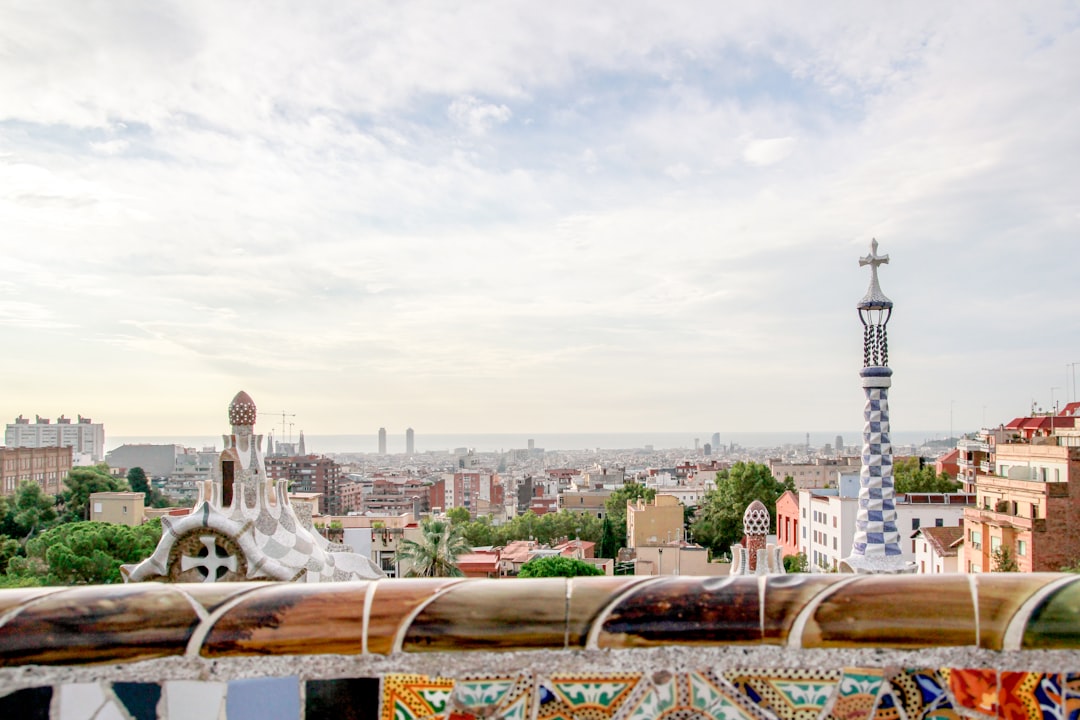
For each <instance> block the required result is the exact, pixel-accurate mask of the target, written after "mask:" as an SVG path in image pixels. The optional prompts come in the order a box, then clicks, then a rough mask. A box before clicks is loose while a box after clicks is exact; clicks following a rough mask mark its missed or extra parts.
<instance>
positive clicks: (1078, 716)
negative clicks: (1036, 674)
mask: <svg viewBox="0 0 1080 720" xmlns="http://www.w3.org/2000/svg"><path fill="white" fill-rule="evenodd" d="M1061 690H1062V692H1063V694H1064V695H1065V715H1064V716H1065V717H1066V718H1068V720H1080V673H1069V674H1067V675H1063V676H1062V683H1061Z"/></svg>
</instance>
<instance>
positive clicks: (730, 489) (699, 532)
mask: <svg viewBox="0 0 1080 720" xmlns="http://www.w3.org/2000/svg"><path fill="white" fill-rule="evenodd" d="M787 490H791V491H794V490H795V487H794V484H793V483H791V482H783V483H781V482H777V481H776V478H774V477H773V475H772V471H771V470H769V467H768V466H767V465H762V464H761V463H755V462H749V463H748V462H738V463H735V465H733V466H732V467H731V468H730V469H729V470H721V471H720V472H718V473H717V474H716V489H715V490H710V491H709V492H707V493H706V494H705V498H704V500H703V502H702V504H701V506H700V507H699V508H698V512H697V519H696V520H695V521H694V525H693V529H694V540H695V541H697V542H699V543H701V544H702V545H704V546H706V547H708V548H709V549H710V550H712V552H713V554H714V555H718V554H720V553H726V552H729V551H730V549H731V546H732V545H734V544H735V543H737V542H739V541H740V540H741V539H742V537H743V525H742V519H743V514H744V513H745V512H746V508H747V507H748V506H749V505H750V503H752V502H753V501H755V500H760V501H761V502H762V503H764V505H765V507H766V508H768V509H769V515H770V516H771V528H770V530H771V531H774V532H775V530H776V511H775V508H776V501H777V499H778V498H779V497H780V496H781V495H782V494H784V492H785V491H787Z"/></svg>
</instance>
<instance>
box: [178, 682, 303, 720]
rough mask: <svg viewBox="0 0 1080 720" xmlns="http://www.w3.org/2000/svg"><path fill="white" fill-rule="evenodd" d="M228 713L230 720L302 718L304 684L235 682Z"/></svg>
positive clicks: (227, 696)
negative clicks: (301, 693)
mask: <svg viewBox="0 0 1080 720" xmlns="http://www.w3.org/2000/svg"><path fill="white" fill-rule="evenodd" d="M225 714H226V716H227V717H228V718H229V720H270V718H283V719H284V718H287V719H288V720H293V718H299V717H300V681H299V679H298V678H295V677H283V678H282V677H275V678H252V679H249V680H233V681H232V682H230V683H229V689H228V691H227V692H226V694H225ZM170 720H171V719H170Z"/></svg>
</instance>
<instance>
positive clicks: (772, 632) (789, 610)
mask: <svg viewBox="0 0 1080 720" xmlns="http://www.w3.org/2000/svg"><path fill="white" fill-rule="evenodd" d="M836 582H837V577H836V576H835V575H825V574H815V573H793V574H791V575H770V576H767V577H766V578H765V603H764V614H763V616H762V639H763V640H764V642H766V643H770V644H777V645H784V644H787V642H788V635H789V634H790V632H791V628H792V625H794V624H795V620H796V618H798V616H799V614H800V613H801V612H802V610H803V608H805V607H806V606H807V605H808V604H809V603H810V601H811V600H813V599H814V598H815V597H817V596H818V595H821V594H822V593H823V592H824V591H826V590H828V589H829V588H830V587H831V586H832V585H834V584H836Z"/></svg>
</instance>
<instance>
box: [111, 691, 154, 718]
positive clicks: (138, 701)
mask: <svg viewBox="0 0 1080 720" xmlns="http://www.w3.org/2000/svg"><path fill="white" fill-rule="evenodd" d="M112 689H113V693H114V694H115V695H116V697H117V698H118V699H119V700H120V702H122V703H123V704H124V707H125V708H127V711H128V712H129V713H130V714H131V717H132V718H134V719H135V720H157V716H158V714H157V706H158V701H159V700H161V686H160V685H158V684H157V683H136V682H119V683H113V688H112Z"/></svg>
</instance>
